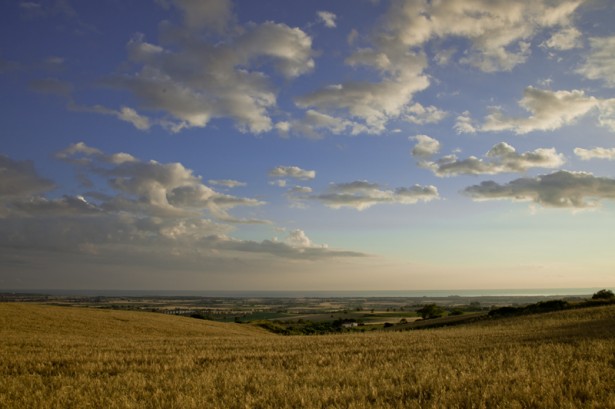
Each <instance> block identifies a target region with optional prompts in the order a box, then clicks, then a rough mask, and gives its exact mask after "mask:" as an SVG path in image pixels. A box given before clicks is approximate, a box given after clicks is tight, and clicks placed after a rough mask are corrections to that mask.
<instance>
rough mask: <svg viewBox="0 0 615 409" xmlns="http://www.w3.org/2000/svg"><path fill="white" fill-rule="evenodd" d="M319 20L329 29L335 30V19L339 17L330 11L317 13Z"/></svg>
mask: <svg viewBox="0 0 615 409" xmlns="http://www.w3.org/2000/svg"><path fill="white" fill-rule="evenodd" d="M316 15H317V16H318V19H319V20H320V21H321V22H322V23H323V24H324V25H325V27H327V28H335V27H336V24H335V19H336V18H337V16H336V15H335V13H331V12H330V11H319V12H317V13H316Z"/></svg>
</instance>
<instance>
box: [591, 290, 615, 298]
mask: <svg viewBox="0 0 615 409" xmlns="http://www.w3.org/2000/svg"><path fill="white" fill-rule="evenodd" d="M592 300H615V294H613V291H611V290H606V289H605V290H600V291H598V292H597V293H595V294H594V295H592Z"/></svg>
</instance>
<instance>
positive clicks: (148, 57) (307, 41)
mask: <svg viewBox="0 0 615 409" xmlns="http://www.w3.org/2000/svg"><path fill="white" fill-rule="evenodd" d="M177 4H178V6H179V7H181V8H184V9H185V10H186V16H187V19H188V20H186V22H185V24H186V25H187V27H175V26H172V25H171V24H170V23H168V22H166V23H162V24H161V28H160V30H161V37H162V38H163V40H164V41H163V44H161V45H159V44H154V43H151V42H148V41H146V40H145V37H144V36H143V35H142V34H136V35H135V36H133V38H132V39H131V40H130V41H129V42H128V44H127V52H128V56H129V60H130V62H131V63H132V66H133V70H132V71H133V72H132V73H130V71H128V73H126V74H124V75H117V76H114V77H112V78H110V79H109V80H108V81H107V83H108V84H110V85H112V86H115V87H118V88H122V89H126V90H129V91H130V92H132V93H133V94H134V95H135V96H136V97H137V99H138V100H139V101H140V103H141V108H143V109H147V110H150V111H153V112H157V113H161V114H162V117H161V118H158V119H157V120H156V121H154V122H155V123H157V124H160V125H161V126H163V127H165V128H166V129H168V130H169V131H171V132H179V131H181V130H183V129H186V128H191V127H205V126H207V125H208V124H209V123H210V121H211V120H212V119H215V118H231V119H232V120H233V121H234V122H235V125H236V127H237V128H238V129H239V130H241V131H249V132H252V133H261V132H266V131H269V130H271V129H272V127H273V122H272V119H271V112H272V111H273V110H274V109H275V107H276V103H277V97H276V90H275V88H274V87H273V86H272V84H271V82H270V79H269V75H268V72H266V71H265V69H267V67H271V68H272V69H273V70H274V71H276V72H277V73H279V75H281V76H282V77H284V78H285V79H288V80H290V79H293V78H296V77H298V76H300V75H303V74H305V73H307V72H309V71H311V70H312V69H313V68H314V60H313V58H312V55H313V53H314V52H313V50H312V39H311V38H310V37H309V36H308V35H307V34H306V33H305V32H303V31H302V30H301V29H299V28H292V27H289V26H287V25H285V24H278V23H273V22H270V21H266V22H264V23H262V24H249V25H247V26H246V27H242V28H241V29H240V30H234V31H233V35H230V36H229V37H227V39H225V41H220V42H217V43H214V42H213V41H212V42H210V40H209V39H208V37H204V36H200V35H199V34H198V33H195V32H192V31H191V29H192V28H195V27H200V26H202V25H204V24H205V25H210V23H211V22H208V21H207V19H209V17H212V16H213V17H212V18H214V19H217V17H215V16H216V15H217V14H216V13H214V14H213V15H210V14H209V10H210V9H215V10H218V8H219V7H221V8H222V9H224V10H227V7H226V6H225V5H228V4H230V3H228V2H226V1H213V2H198V1H192V0H190V1H188V0H185V1H184V0H182V1H179V0H178V1H177ZM223 6H224V7H223ZM229 7H230V6H229ZM191 10H197V11H196V12H195V13H192V12H191ZM188 16H192V17H188ZM191 19H192V20H191ZM193 20H194V21H193ZM216 21H218V20H216ZM220 21H223V20H220ZM191 22H192V23H191ZM264 63H267V64H264ZM135 113H136V112H132V114H135ZM129 114H131V113H130V112H122V115H120V116H118V117H119V118H120V119H123V120H129V121H130V122H132V123H133V124H135V126H137V122H136V121H135V120H134V119H135V117H134V115H129ZM150 123H151V119H150ZM141 124H142V125H143V126H142V127H145V126H144V123H141ZM137 127H138V126H137ZM140 129H141V128H140Z"/></svg>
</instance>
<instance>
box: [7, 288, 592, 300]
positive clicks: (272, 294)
mask: <svg viewBox="0 0 615 409" xmlns="http://www.w3.org/2000/svg"><path fill="white" fill-rule="evenodd" d="M601 289H602V288H532V289H491V290H347V291H340V290H305V291H304V290H292V291H267V290H250V291H244V290H228V291H221V290H200V291H193V290H87V289H83V290H62V289H52V290H45V289H29V290H24V289H19V290H15V289H6V290H4V289H1V288H0V293H28V294H47V295H55V296H106V297H153V296H162V297H223V298H224V297H229V298H341V297H347V298H354V297H453V296H459V297H481V296H484V297H498V296H500V297H513V296H515V297H522V296H528V297H530V296H531V297H537V296H558V295H562V296H571V295H580V296H584V295H592V294H594V293H595V292H597V291H599V290H601Z"/></svg>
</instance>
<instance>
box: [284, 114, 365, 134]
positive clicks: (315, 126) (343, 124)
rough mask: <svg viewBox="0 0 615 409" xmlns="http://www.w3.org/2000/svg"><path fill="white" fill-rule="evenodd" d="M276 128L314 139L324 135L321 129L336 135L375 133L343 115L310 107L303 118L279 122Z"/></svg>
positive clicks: (286, 132) (285, 132)
mask: <svg viewBox="0 0 615 409" xmlns="http://www.w3.org/2000/svg"><path fill="white" fill-rule="evenodd" d="M276 129H277V130H278V131H279V132H280V133H281V134H282V135H287V134H289V133H294V134H298V135H302V136H305V137H308V138H312V139H320V138H322V137H323V133H322V132H321V131H327V132H330V133H332V134H334V135H340V134H343V133H348V134H350V135H358V134H360V133H374V132H375V131H374V130H373V129H369V128H367V127H366V126H365V125H363V124H361V123H358V122H354V121H350V120H347V119H344V118H341V117H337V116H331V115H327V114H323V113H322V112H318V111H316V110H313V109H308V110H307V111H305V114H304V115H303V117H302V118H299V119H292V120H291V121H284V122H278V123H277V124H276Z"/></svg>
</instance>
